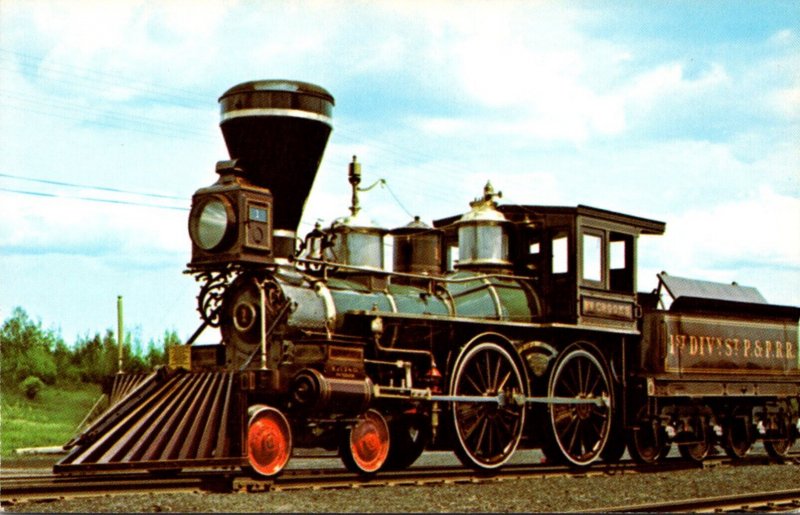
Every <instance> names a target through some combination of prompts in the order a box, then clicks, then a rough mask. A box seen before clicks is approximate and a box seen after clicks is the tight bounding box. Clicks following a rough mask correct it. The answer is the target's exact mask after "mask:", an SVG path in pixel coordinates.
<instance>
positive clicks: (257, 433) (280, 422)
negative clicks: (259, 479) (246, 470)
mask: <svg viewBox="0 0 800 515" xmlns="http://www.w3.org/2000/svg"><path fill="white" fill-rule="evenodd" d="M249 412H250V423H249V424H248V425H247V460H248V463H249V466H250V469H251V470H252V471H253V472H254V473H255V474H257V475H258V476H263V477H272V476H276V475H278V474H279V473H280V471H281V470H283V467H284V466H286V463H287V462H288V461H289V457H290V456H291V455H292V431H291V428H290V427H289V421H288V420H286V417H285V416H284V415H283V413H281V412H280V411H278V410H276V409H275V408H272V407H269V406H254V407H252V408H250V410H249Z"/></svg>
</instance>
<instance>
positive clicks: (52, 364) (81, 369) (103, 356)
mask: <svg viewBox="0 0 800 515" xmlns="http://www.w3.org/2000/svg"><path fill="white" fill-rule="evenodd" d="M178 344H180V339H179V338H178V336H177V334H176V333H175V332H174V331H166V332H165V333H164V338H163V340H162V341H161V342H158V343H155V342H153V341H150V343H149V345H148V348H147V350H146V351H143V350H142V346H141V344H140V343H139V342H134V343H133V344H132V342H131V336H130V334H127V335H126V337H125V341H124V342H123V344H122V349H123V356H124V368H125V372H143V371H146V370H149V369H152V368H153V367H155V366H156V365H163V364H166V361H167V351H166V349H167V347H169V346H172V345H178ZM0 360H1V361H2V369H1V370H0V372H2V374H1V375H0V381H2V385H3V386H4V387H17V388H20V389H21V390H22V391H23V392H24V393H25V394H26V395H28V397H29V398H35V397H36V394H37V393H38V391H39V390H41V388H42V387H43V386H44V385H52V384H55V383H56V382H59V383H62V384H63V383H74V382H76V381H83V382H90V383H97V384H101V385H102V384H106V383H109V382H110V380H111V379H113V376H114V374H115V373H116V372H117V369H118V366H119V365H118V360H119V346H118V344H117V339H116V337H115V335H114V333H113V332H112V331H111V330H110V329H109V330H107V331H106V333H105V334H104V335H103V336H100V334H99V333H97V334H95V335H94V336H89V335H86V336H85V337H82V338H78V340H77V341H76V342H75V344H74V345H73V346H72V347H70V346H68V345H67V344H66V343H64V340H63V339H62V338H61V336H60V335H59V334H58V333H56V332H55V331H53V330H52V329H47V330H45V329H42V324H41V322H39V321H36V322H34V321H33V320H31V319H30V317H29V316H28V314H27V313H26V312H25V310H24V309H22V308H21V307H16V308H14V310H13V311H12V313H11V316H10V317H9V318H8V319H7V320H6V321H5V322H3V326H2V328H0ZM37 381H38V383H35V382H37ZM29 391H30V392H32V395H33V396H32V397H31V394H29V393H28V392H29Z"/></svg>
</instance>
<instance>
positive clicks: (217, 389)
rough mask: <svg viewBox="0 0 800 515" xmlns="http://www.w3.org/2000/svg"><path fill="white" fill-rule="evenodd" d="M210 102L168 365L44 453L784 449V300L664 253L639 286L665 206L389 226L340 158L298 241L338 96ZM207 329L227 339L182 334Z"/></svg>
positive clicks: (401, 457)
mask: <svg viewBox="0 0 800 515" xmlns="http://www.w3.org/2000/svg"><path fill="white" fill-rule="evenodd" d="M220 105H221V109H222V122H221V127H222V130H223V135H224V136H225V139H226V144H227V145H228V149H229V152H230V157H231V159H230V160H226V161H221V162H220V163H219V164H218V165H217V173H218V174H219V176H220V177H219V180H218V181H217V183H215V184H214V185H212V186H210V187H208V188H202V189H200V190H198V191H197V192H196V193H195V195H194V197H193V207H192V211H191V214H190V221H189V232H190V236H191V238H192V242H193V247H192V248H193V251H192V261H191V262H190V263H189V265H188V272H189V273H191V274H193V275H194V276H195V278H196V279H197V280H198V281H199V282H200V283H201V286H200V294H199V295H198V310H199V312H200V314H201V318H202V319H203V322H202V324H201V325H200V327H199V328H198V331H197V332H196V333H195V334H194V335H193V336H192V337H191V338H190V339H189V341H188V342H187V344H186V345H185V346H182V347H179V348H177V349H175V350H171V351H172V352H171V355H170V361H171V364H170V367H169V369H163V370H158V371H156V372H154V373H153V374H151V375H150V376H148V377H147V378H144V379H142V380H141V381H126V382H125V385H126V387H125V388H124V389H123V390H124V391H120V392H118V394H117V395H116V397H115V398H114V399H113V404H112V406H111V408H110V409H109V410H108V411H107V412H106V413H105V414H104V415H103V416H102V417H101V418H100V419H99V420H98V421H96V422H95V423H94V424H93V425H92V426H91V427H90V428H89V429H87V430H86V431H84V432H83V433H82V434H81V435H78V436H77V437H76V438H75V439H73V441H71V442H69V443H68V444H67V446H66V447H67V448H68V449H70V450H71V452H70V454H69V455H68V456H67V457H66V458H64V459H62V460H61V461H60V462H59V463H57V464H56V466H55V467H54V469H55V471H56V472H85V471H92V470H105V469H119V468H123V469H128V468H147V469H150V470H155V469H170V470H172V469H176V468H182V467H189V466H192V467H194V466H204V467H214V468H233V467H242V468H246V469H248V470H250V471H251V472H253V473H254V474H256V475H258V476H261V477H272V476H275V475H277V474H279V473H280V472H281V471H282V470H283V468H284V467H285V466H286V464H287V462H288V460H289V459H290V457H291V455H292V450H293V448H295V447H324V448H328V449H338V451H339V453H340V456H341V458H342V461H343V463H344V464H345V466H346V467H347V468H348V469H350V470H353V471H355V472H358V473H360V474H366V475H369V474H374V473H377V472H379V471H381V470H386V469H393V468H394V469H397V468H405V467H408V466H410V465H411V464H412V463H413V462H414V461H415V460H416V458H417V457H418V456H419V455H420V454H421V453H422V452H423V451H424V450H425V449H427V448H439V449H451V450H453V451H454V452H455V454H456V455H457V456H458V457H459V459H460V460H461V461H462V463H464V464H465V465H466V466H469V467H472V468H475V469H478V470H482V471H488V472H491V471H493V470H497V469H498V468H500V467H502V466H503V465H504V464H505V463H507V462H508V460H509V459H510V458H511V457H512V456H513V454H514V453H515V451H516V450H517V449H518V448H519V447H521V446H524V447H539V448H541V449H542V450H543V452H544V453H545V455H546V456H547V458H548V459H549V460H551V461H559V462H565V463H567V464H569V465H572V466H578V467H582V466H588V465H591V464H592V463H594V462H596V461H598V460H605V461H612V462H613V461H616V460H618V459H619V458H620V457H621V456H622V454H623V453H624V451H625V449H626V448H627V449H628V451H629V453H630V454H631V456H633V457H634V458H635V459H637V460H639V461H643V462H648V463H652V462H656V461H658V460H659V459H661V458H662V457H663V456H664V455H665V454H666V451H667V450H668V449H669V447H670V446H671V445H672V444H673V443H675V444H677V445H678V446H679V449H680V451H681V454H682V455H683V456H684V457H685V458H687V459H690V460H693V461H701V460H702V459H704V458H705V457H706V456H707V454H708V453H709V451H710V449H711V447H712V446H713V445H715V444H717V443H721V444H722V445H723V447H724V448H725V450H726V452H727V453H728V454H729V455H731V456H732V457H735V458H741V457H743V456H744V455H745V454H746V453H747V452H748V450H749V448H750V447H751V445H752V443H753V442H754V441H755V440H756V439H758V438H760V439H762V440H763V441H764V445H765V448H766V449H767V451H768V452H769V453H770V455H772V456H774V457H776V458H778V459H780V458H782V457H784V456H785V455H786V454H787V453H788V451H789V449H790V448H791V446H792V445H793V443H794V441H795V439H796V438H797V436H798V430H799V426H800V422H798V412H799V411H800V409H799V408H798V399H800V362H798V358H797V356H798V347H797V345H798V318H800V309H798V308H795V307H789V306H774V305H770V304H767V303H766V301H765V300H764V299H763V298H761V297H760V294H758V293H757V292H756V291H755V290H754V289H752V288H745V287H740V286H738V285H735V284H734V285H719V284H716V283H708V282H706V281H692V280H687V279H681V278H676V277H672V276H668V275H667V274H666V273H662V274H660V275H659V289H658V290H657V291H655V292H653V293H640V292H637V291H636V284H637V273H638V271H637V257H638V256H637V244H638V238H639V236H640V235H660V234H663V232H664V230H665V224H664V223H663V222H659V221H655V220H649V219H645V218H640V217H636V216H631V215H627V214H623V213H618V212H613V211H607V210H603V209H598V208H593V207H588V206H583V205H579V206H577V207H559V206H533V205H502V204H500V203H499V202H498V200H499V199H500V198H501V194H500V193H497V192H495V191H494V189H493V188H492V187H491V185H490V184H488V183H487V185H486V187H485V188H484V192H483V195H482V196H481V197H478V198H476V199H475V200H474V201H473V202H471V203H470V210H469V211H468V212H467V213H466V214H462V215H458V216H454V217H449V218H445V219H441V220H437V221H435V222H434V223H433V226H432V227H428V226H426V225H425V224H423V223H422V222H420V221H419V219H415V221H413V222H412V223H411V224H409V225H408V226H406V227H401V228H397V229H395V230H393V231H387V230H385V229H381V228H377V227H373V226H371V225H370V224H369V223H367V222H366V221H365V219H364V218H363V217H362V216H361V213H360V205H359V202H358V194H359V192H362V191H365V189H364V188H361V187H360V182H361V172H360V163H358V162H357V161H356V159H355V157H354V159H353V162H352V163H351V165H350V169H349V180H350V184H351V186H352V192H353V195H352V200H351V206H350V216H349V217H347V218H345V219H344V220H341V221H337V222H336V223H334V224H332V225H331V226H330V227H329V228H327V229H323V228H322V227H320V226H318V227H316V228H315V229H314V230H313V231H312V232H311V233H309V234H308V235H307V236H306V237H305V238H304V239H303V240H302V241H300V240H299V239H298V238H297V234H296V227H297V224H298V222H299V217H300V214H301V213H302V208H303V205H304V204H305V201H306V198H307V196H308V192H309V190H310V188H311V184H312V183H313V178H314V175H315V174H316V171H317V168H318V166H319V162H320V159H321V157H322V153H323V151H324V148H325V144H326V142H327V138H328V134H329V132H330V129H331V110H332V107H333V97H332V96H331V95H330V94H329V93H328V92H327V91H325V90H324V89H322V88H320V87H319V86H315V85H312V84H308V83H302V82H297V81H255V82H249V83H244V84H240V85H238V86H235V87H233V88H231V89H230V90H228V91H227V92H226V93H225V94H223V95H222V97H221V98H220ZM387 234H388V235H391V236H392V237H393V238H394V241H395V247H394V270H392V271H388V270H385V269H383V267H382V264H383V240H384V238H385V237H386V236H387ZM662 293H669V294H670V295H672V296H673V298H674V301H673V302H672V305H671V306H669V307H667V306H659V301H660V300H661V299H662ZM207 326H214V327H219V328H220V330H221V333H222V340H223V341H222V342H221V343H220V344H218V345H214V346H196V345H193V344H194V341H195V340H196V338H197V337H198V335H199V334H200V332H201V331H202V330H203V329H204V328H205V327H207ZM742 328H746V330H745V329H742ZM745 348H747V351H745ZM756 348H758V349H759V350H758V354H759V355H758V356H757V358H758V359H757V360H756V359H755V358H754V356H755V354H756ZM698 354H700V356H698ZM743 371H747V372H749V373H750V374H751V377H749V378H742V377H741V374H742V372H743ZM119 379H120V382H122V381H124V379H123V378H119Z"/></svg>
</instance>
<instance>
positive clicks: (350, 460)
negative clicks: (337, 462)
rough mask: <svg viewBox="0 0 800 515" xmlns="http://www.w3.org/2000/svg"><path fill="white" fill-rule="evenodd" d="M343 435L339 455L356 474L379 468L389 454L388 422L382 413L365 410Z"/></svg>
mask: <svg viewBox="0 0 800 515" xmlns="http://www.w3.org/2000/svg"><path fill="white" fill-rule="evenodd" d="M344 436H345V437H344V438H343V439H342V442H341V444H340V446H339V455H340V456H341V458H342V462H343V463H344V466H345V467H347V470H349V471H351V472H356V473H358V474H374V473H375V472H377V471H378V470H380V468H381V467H382V466H383V464H384V463H385V462H386V457H387V456H388V455H389V424H388V423H387V422H386V419H385V418H384V417H383V415H381V414H380V413H379V412H378V411H376V410H374V409H371V410H367V412H366V413H364V414H363V415H361V416H360V417H359V418H358V420H357V421H356V423H355V424H353V426H352V427H351V428H350V429H348V430H347V431H345V434H344Z"/></svg>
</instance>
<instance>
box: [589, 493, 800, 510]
mask: <svg viewBox="0 0 800 515" xmlns="http://www.w3.org/2000/svg"><path fill="white" fill-rule="evenodd" d="M798 509H800V489H798V488H795V489H791V490H776V491H768V492H747V493H743V494H735V495H724V496H716V497H703V498H694V499H684V500H679V501H666V502H659V503H647V504H637V505H633V506H614V507H606V508H598V509H594V510H587V511H588V512H590V513H608V512H617V513H629V512H637V513H676V512H694V513H697V512H720V511H755V512H766V511H796V510H798Z"/></svg>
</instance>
